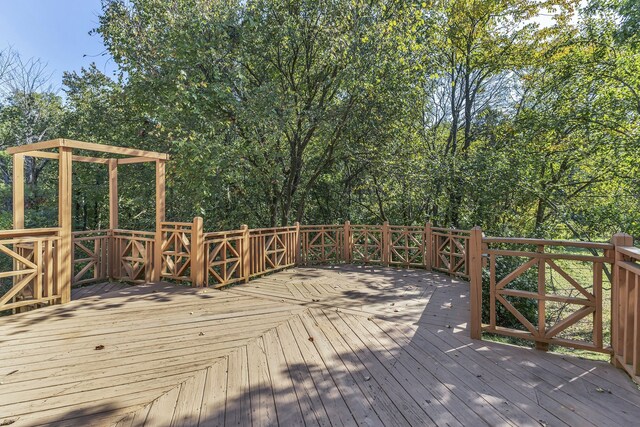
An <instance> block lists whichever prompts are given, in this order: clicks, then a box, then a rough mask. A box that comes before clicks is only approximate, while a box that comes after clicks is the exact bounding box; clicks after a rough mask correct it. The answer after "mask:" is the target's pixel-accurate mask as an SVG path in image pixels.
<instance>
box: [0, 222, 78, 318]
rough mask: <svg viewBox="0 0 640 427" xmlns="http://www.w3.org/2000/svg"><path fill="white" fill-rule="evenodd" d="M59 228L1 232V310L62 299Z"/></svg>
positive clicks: (27, 307) (18, 308) (29, 306)
mask: <svg viewBox="0 0 640 427" xmlns="http://www.w3.org/2000/svg"><path fill="white" fill-rule="evenodd" d="M59 241H60V236H59V229H58V228H48V229H46V228H45V229H32V230H11V231H0V265H1V266H2V270H0V288H2V290H3V291H4V292H2V294H1V295H0V312H3V311H7V310H11V311H13V312H15V311H21V310H23V309H30V308H36V307H40V306H42V305H48V304H55V303H59V302H61V301H62V300H63V299H62V293H63V292H64V287H65V285H66V286H70V284H62V283H60V282H59V280H58V274H57V271H58V269H59V268H60V263H61V262H64V261H63V260H60V259H59V257H58V243H59Z"/></svg>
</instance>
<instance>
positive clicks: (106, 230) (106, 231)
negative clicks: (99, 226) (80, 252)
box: [71, 228, 111, 236]
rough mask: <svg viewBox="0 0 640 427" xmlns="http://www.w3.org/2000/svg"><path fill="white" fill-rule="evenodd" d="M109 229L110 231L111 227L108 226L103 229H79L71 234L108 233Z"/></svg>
mask: <svg viewBox="0 0 640 427" xmlns="http://www.w3.org/2000/svg"><path fill="white" fill-rule="evenodd" d="M109 231H111V229H109V228H107V229H104V230H81V231H74V232H72V233H71V234H72V235H73V236H82V235H84V234H98V233H108V232H109Z"/></svg>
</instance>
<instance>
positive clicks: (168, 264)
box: [162, 222, 193, 280]
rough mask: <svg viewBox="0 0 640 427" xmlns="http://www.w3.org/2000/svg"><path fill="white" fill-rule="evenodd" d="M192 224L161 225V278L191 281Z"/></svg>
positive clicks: (174, 223)
mask: <svg viewBox="0 0 640 427" xmlns="http://www.w3.org/2000/svg"><path fill="white" fill-rule="evenodd" d="M192 231H193V223H190V222H165V223H162V277H166V278H170V279H174V280H190V279H191V252H192V250H191V248H192V244H191V242H192V239H193V236H192Z"/></svg>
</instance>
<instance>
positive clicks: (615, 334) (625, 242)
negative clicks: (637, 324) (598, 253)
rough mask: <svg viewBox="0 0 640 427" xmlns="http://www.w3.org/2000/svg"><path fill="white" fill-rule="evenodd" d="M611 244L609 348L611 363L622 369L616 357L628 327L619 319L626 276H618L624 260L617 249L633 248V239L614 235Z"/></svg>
mask: <svg viewBox="0 0 640 427" xmlns="http://www.w3.org/2000/svg"><path fill="white" fill-rule="evenodd" d="M611 243H612V244H613V265H612V266H611V347H612V348H613V356H612V358H611V363H613V365H614V366H616V367H618V368H622V364H621V363H620V361H619V360H618V356H622V355H623V354H624V329H625V328H626V327H627V326H628V325H626V324H625V323H624V322H625V320H626V319H621V313H622V312H624V311H621V310H620V305H621V302H622V303H624V302H625V301H624V298H622V297H623V295H621V294H620V291H621V287H623V286H625V285H626V277H625V276H626V274H624V273H623V274H620V273H621V271H620V268H619V263H620V262H622V261H623V260H624V256H623V254H622V253H621V252H620V251H619V250H618V247H620V246H633V237H631V236H630V235H628V234H626V233H616V234H614V235H613V237H612V238H611Z"/></svg>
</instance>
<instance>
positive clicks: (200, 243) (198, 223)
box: [191, 216, 205, 287]
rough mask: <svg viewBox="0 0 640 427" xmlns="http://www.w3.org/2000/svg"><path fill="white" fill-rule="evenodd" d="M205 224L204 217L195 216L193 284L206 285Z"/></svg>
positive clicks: (192, 247) (192, 256)
mask: <svg viewBox="0 0 640 427" xmlns="http://www.w3.org/2000/svg"><path fill="white" fill-rule="evenodd" d="M204 258H205V256H204V226H203V221H202V217H200V216H197V217H195V218H193V225H192V226H191V286H194V287H202V286H203V285H204V264H205V262H204Z"/></svg>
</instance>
